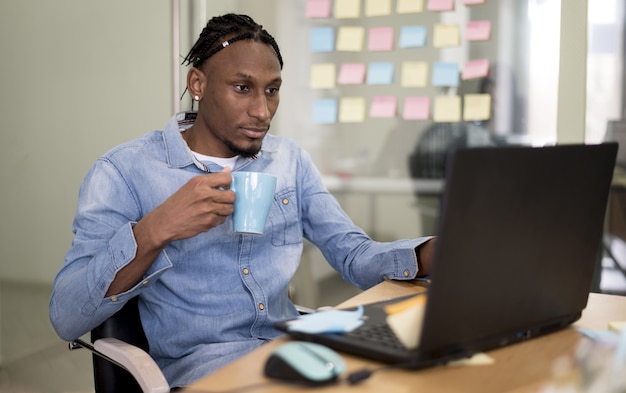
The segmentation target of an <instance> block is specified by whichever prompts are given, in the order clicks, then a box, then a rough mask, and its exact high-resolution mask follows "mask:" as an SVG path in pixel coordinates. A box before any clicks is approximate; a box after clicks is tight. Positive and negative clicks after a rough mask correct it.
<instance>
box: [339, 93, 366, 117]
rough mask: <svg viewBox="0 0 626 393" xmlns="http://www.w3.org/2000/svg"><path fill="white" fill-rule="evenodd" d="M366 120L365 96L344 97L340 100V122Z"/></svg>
mask: <svg viewBox="0 0 626 393" xmlns="http://www.w3.org/2000/svg"><path fill="white" fill-rule="evenodd" d="M363 120H365V98H363V97H343V98H341V101H340V102H339V122H340V123H359V122H362V121H363Z"/></svg>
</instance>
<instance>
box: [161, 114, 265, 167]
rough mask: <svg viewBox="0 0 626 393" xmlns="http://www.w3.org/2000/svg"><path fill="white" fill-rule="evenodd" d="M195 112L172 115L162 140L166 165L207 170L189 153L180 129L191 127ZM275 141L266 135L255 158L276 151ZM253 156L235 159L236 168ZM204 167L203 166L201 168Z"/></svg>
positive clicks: (243, 164) (246, 162)
mask: <svg viewBox="0 0 626 393" xmlns="http://www.w3.org/2000/svg"><path fill="white" fill-rule="evenodd" d="M196 116H197V113H196V112H190V111H189V112H179V113H177V114H176V115H174V116H172V118H171V119H170V120H169V122H168V123H167V125H166V126H165V130H164V132H163V142H164V144H165V151H166V155H167V162H168V165H169V166H171V167H175V168H183V167H186V166H189V165H196V166H198V167H199V168H200V169H202V170H205V171H207V169H206V167H205V166H204V164H202V163H200V162H199V161H198V160H196V158H195V157H194V155H193V154H192V153H191V149H189V146H187V142H185V140H184V139H183V136H182V134H181V132H182V131H184V130H186V129H187V128H189V127H191V126H192V125H193V123H194V121H195V119H196ZM276 148H277V141H276V140H275V137H273V136H272V135H266V136H265V138H264V139H263V144H262V145H261V151H260V152H259V154H258V157H257V159H260V158H261V157H263V156H269V155H270V154H271V153H272V152H274V151H276ZM254 160H255V159H254V158H246V159H242V158H240V159H239V160H238V161H237V166H236V168H233V169H238V168H240V167H242V166H245V165H247V164H248V163H249V162H251V161H254ZM203 167H204V168H203Z"/></svg>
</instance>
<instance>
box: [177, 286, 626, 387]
mask: <svg viewBox="0 0 626 393" xmlns="http://www.w3.org/2000/svg"><path fill="white" fill-rule="evenodd" d="M422 290H424V289H423V288H422V287H420V286H418V285H415V284H413V283H403V282H384V283H382V284H379V285H378V286H376V287H374V288H372V289H370V290H368V291H365V292H363V293H361V294H359V295H357V296H355V297H354V298H352V299H350V300H348V301H346V302H344V303H342V304H341V305H340V306H342V307H350V306H354V305H356V304H364V303H369V302H372V301H376V300H383V299H391V298H394V297H398V296H402V295H408V294H412V293H416V292H419V291H422ZM618 320H619V321H624V320H626V297H621V296H613V295H600V294H590V296H589V301H588V305H587V308H586V309H585V310H584V311H583V315H582V317H581V319H580V320H579V321H577V322H576V324H575V325H574V326H578V327H587V328H597V329H605V328H607V325H608V323H609V322H612V321H618ZM580 339H581V335H580V333H579V332H578V331H577V330H576V329H575V328H572V327H570V328H567V329H564V330H562V331H560V332H557V333H552V334H549V335H546V336H543V337H539V338H536V339H532V340H529V341H526V342H523V343H519V344H514V345H511V346H509V347H505V348H501V349H497V350H494V351H490V352H488V354H489V355H490V356H491V357H492V358H493V359H494V360H495V363H494V364H492V365H487V366H464V367H458V366H457V367H454V366H440V367H433V368H429V369H424V370H419V371H401V370H385V371H381V372H378V373H375V374H373V375H372V376H371V377H370V378H369V379H368V380H366V381H363V382H362V383H361V384H359V385H355V386H349V385H346V384H344V383H340V384H335V385H330V386H325V387H321V388H314V389H312V388H307V387H298V386H295V385H293V384H284V383H281V382H275V381H272V380H270V379H267V378H265V377H264V376H263V366H264V363H265V360H266V359H267V357H268V356H269V354H270V352H271V351H272V350H273V349H274V348H275V347H276V346H277V345H279V344H282V343H284V342H285V341H286V340H287V338H281V339H278V340H276V341H274V342H271V343H269V344H266V345H264V346H262V347H261V348H258V349H257V350H255V351H253V352H251V353H249V354H248V355H245V356H244V357H242V358H240V359H239V360H237V361H235V362H233V363H231V364H229V365H227V366H226V367H224V368H222V369H220V370H218V371H217V372H215V373H213V374H211V375H209V376H207V377H205V378H203V379H201V380H200V381H198V382H197V383H195V384H193V385H191V386H189V388H188V389H185V390H184V391H187V392H190V393H191V392H211V391H213V392H215V391H220V392H221V391H230V390H231V389H232V390H233V391H237V392H247V391H254V392H255V393H256V392H294V391H308V392H311V391H312V390H315V391H319V392H324V393H326V392H340V391H341V392H343V391H348V390H349V391H354V392H383V391H385V392H387V391H391V392H394V393H403V392H407V393H408V392H415V391H416V388H417V387H419V391H423V392H429V393H433V392H434V393H441V392H481V393H490V392H493V393H503V392H514V393H522V392H538V391H539V390H540V389H541V387H542V385H543V384H545V383H546V381H548V380H549V379H550V377H551V374H550V373H551V370H552V366H553V362H554V360H555V359H557V358H558V357H560V356H563V355H571V354H572V353H573V351H574V350H575V348H576V346H577V345H578V343H579V342H580ZM342 355H343V356H344V359H345V360H346V363H347V366H348V371H347V373H349V372H352V371H356V370H360V369H362V368H364V367H370V368H373V367H376V366H378V365H381V364H380V363H376V362H372V361H369V360H366V359H361V358H357V357H353V356H350V355H346V354H342ZM347 373H346V374H347ZM253 385H258V386H255V387H254V388H252V386H253ZM248 387H249V388H248Z"/></svg>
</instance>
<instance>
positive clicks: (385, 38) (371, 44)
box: [367, 27, 393, 51]
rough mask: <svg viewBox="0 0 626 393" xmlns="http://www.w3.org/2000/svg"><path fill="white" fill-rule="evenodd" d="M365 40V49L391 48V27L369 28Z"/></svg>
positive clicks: (379, 49) (380, 49)
mask: <svg viewBox="0 0 626 393" xmlns="http://www.w3.org/2000/svg"><path fill="white" fill-rule="evenodd" d="M367 41H368V42H367V49H368V50H370V51H382V50H391V49H392V48H393V27H372V28H370V29H369V35H368V40H367Z"/></svg>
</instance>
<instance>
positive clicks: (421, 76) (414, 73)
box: [400, 61, 428, 87]
mask: <svg viewBox="0 0 626 393" xmlns="http://www.w3.org/2000/svg"><path fill="white" fill-rule="evenodd" d="M400 80H401V82H400V83H401V84H402V87H425V86H426V83H427V81H428V63H427V62H425V61H405V62H403V63H402V71H401V79H400Z"/></svg>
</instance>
